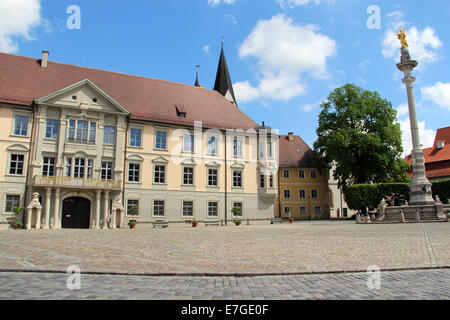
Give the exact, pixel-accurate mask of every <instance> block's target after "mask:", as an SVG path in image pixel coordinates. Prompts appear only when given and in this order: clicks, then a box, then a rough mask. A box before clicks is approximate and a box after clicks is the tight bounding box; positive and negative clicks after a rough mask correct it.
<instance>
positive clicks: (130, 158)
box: [127, 154, 144, 161]
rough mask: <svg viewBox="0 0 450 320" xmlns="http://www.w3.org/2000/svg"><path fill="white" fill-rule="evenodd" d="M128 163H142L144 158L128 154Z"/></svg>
mask: <svg viewBox="0 0 450 320" xmlns="http://www.w3.org/2000/svg"><path fill="white" fill-rule="evenodd" d="M127 160H128V161H144V158H143V157H142V156H140V155H138V154H130V155H128V156H127Z"/></svg>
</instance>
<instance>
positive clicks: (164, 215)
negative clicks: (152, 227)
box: [152, 198, 167, 219]
mask: <svg viewBox="0 0 450 320" xmlns="http://www.w3.org/2000/svg"><path fill="white" fill-rule="evenodd" d="M156 202H163V204H164V206H163V215H156V214H155V211H156V210H155V203H156ZM166 203H167V200H166V199H163V198H155V199H153V200H152V218H156V219H162V218H166V216H167V215H166V211H167V205H166Z"/></svg>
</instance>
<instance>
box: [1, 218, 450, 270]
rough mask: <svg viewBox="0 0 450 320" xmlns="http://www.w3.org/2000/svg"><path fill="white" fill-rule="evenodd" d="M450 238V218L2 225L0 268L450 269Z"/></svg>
mask: <svg viewBox="0 0 450 320" xmlns="http://www.w3.org/2000/svg"><path fill="white" fill-rule="evenodd" d="M449 240H450V224H449V223H427V224H415V223H407V224H384V225H380V224H376V225H357V224H355V223H354V221H314V222H299V223H294V224H275V225H269V224H267V225H251V226H247V225H241V226H239V227H236V226H228V227H207V228H205V227H198V228H189V227H181V228H180V227H172V226H169V228H167V229H149V230H139V229H136V230H99V231H94V230H39V231H36V230H34V231H26V230H19V231H14V230H3V231H0V269H3V270H18V271H20V270H35V271H39V270H40V271H63V272H65V271H66V270H67V267H68V266H69V265H77V266H79V267H80V268H81V271H82V273H84V272H99V273H103V272H104V273H124V274H154V275H157V274H161V273H162V274H171V273H177V274H185V275H189V274H204V273H208V274H211V273H213V274H214V273H215V274H219V275H220V274H237V273H238V274H255V273H265V274H267V273H269V274H270V273H277V274H278V273H283V274H284V273H302V272H312V271H315V272H316V271H317V272H320V271H324V272H326V271H337V270H339V271H340V270H346V271H355V270H367V267H368V266H371V265H377V266H379V267H381V268H382V269H391V268H409V267H436V266H450V247H449V242H450V241H449ZM447 276H448V274H447Z"/></svg>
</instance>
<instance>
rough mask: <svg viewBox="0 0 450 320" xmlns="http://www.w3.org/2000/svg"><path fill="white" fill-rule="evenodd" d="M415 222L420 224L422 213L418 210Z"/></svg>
mask: <svg viewBox="0 0 450 320" xmlns="http://www.w3.org/2000/svg"><path fill="white" fill-rule="evenodd" d="M414 220H415V221H416V222H420V212H419V210H416V213H415V215H414Z"/></svg>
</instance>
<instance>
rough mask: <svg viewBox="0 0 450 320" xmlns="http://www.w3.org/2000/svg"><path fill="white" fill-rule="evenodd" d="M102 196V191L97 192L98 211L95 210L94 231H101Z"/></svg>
mask: <svg viewBox="0 0 450 320" xmlns="http://www.w3.org/2000/svg"><path fill="white" fill-rule="evenodd" d="M101 196H102V191H101V190H97V194H96V198H97V201H96V206H97V207H96V210H95V224H94V229H100V198H101Z"/></svg>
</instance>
